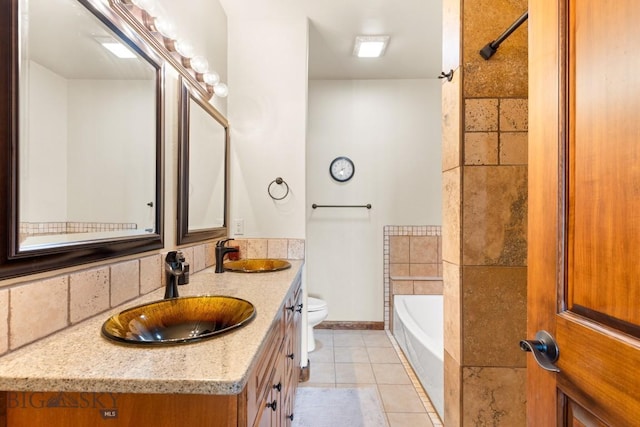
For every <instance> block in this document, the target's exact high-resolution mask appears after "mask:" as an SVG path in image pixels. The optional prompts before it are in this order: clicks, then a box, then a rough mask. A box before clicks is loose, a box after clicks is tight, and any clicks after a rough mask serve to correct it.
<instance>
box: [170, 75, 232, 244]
mask: <svg viewBox="0 0 640 427" xmlns="http://www.w3.org/2000/svg"><path fill="white" fill-rule="evenodd" d="M179 99H180V100H179V104H180V119H179V141H178V144H179V159H178V244H184V243H192V242H199V241H203V240H208V239H214V238H218V237H223V236H226V235H227V170H228V163H229V162H228V158H227V157H228V151H229V150H228V148H229V123H228V122H227V120H226V119H225V118H224V116H222V114H220V112H219V111H218V110H216V109H215V108H214V107H213V106H212V105H211V104H210V103H209V102H207V101H205V100H203V99H202V98H201V97H200V95H199V94H198V93H197V92H195V91H193V90H191V88H190V87H189V85H188V84H187V83H186V82H185V80H184V79H181V80H180V98H179Z"/></svg>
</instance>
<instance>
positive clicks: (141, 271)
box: [0, 239, 304, 355]
mask: <svg viewBox="0 0 640 427" xmlns="http://www.w3.org/2000/svg"><path fill="white" fill-rule="evenodd" d="M237 242H238V243H239V244H240V245H241V246H242V247H243V248H244V250H242V249H241V254H242V255H246V256H244V257H267V256H269V257H277V258H288V259H304V240H301V239H247V240H239V241H237ZM179 250H181V251H183V253H184V255H185V258H186V260H187V262H188V263H189V266H190V272H192V273H195V272H198V271H200V270H203V269H205V268H207V267H211V266H214V265H215V242H209V243H206V244H199V245H195V246H191V247H185V248H179ZM165 256H166V252H165V253H158V254H153V255H147V256H143V257H140V258H136V259H130V260H124V261H118V262H115V263H109V264H105V265H98V266H92V267H89V268H83V269H78V270H75V271H68V272H62V273H60V274H58V275H56V276H54V277H48V278H40V279H31V280H30V279H29V278H26V279H25V282H22V283H16V284H13V285H10V286H6V287H4V288H2V289H0V355H2V354H4V353H7V352H9V351H12V350H15V349H17V348H19V347H22V346H24V345H27V344H29V343H31V342H34V341H36V340H39V339H41V338H43V337H46V336H48V335H51V334H53V333H55V332H58V331H60V330H62V329H65V328H67V327H70V326H72V325H74V324H76V323H78V322H81V321H83V320H85V319H88V318H89V317H92V316H95V315H99V314H100V313H103V312H105V311H106V310H109V309H111V308H113V307H116V306H118V305H120V304H122V303H125V302H127V301H131V300H133V299H135V298H136V297H138V296H140V295H144V294H147V293H149V292H151V291H154V290H156V289H158V288H161V287H163V286H164V285H165V275H164V273H163V272H164V266H163V260H164V257H165Z"/></svg>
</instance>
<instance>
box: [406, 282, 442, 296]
mask: <svg viewBox="0 0 640 427" xmlns="http://www.w3.org/2000/svg"><path fill="white" fill-rule="evenodd" d="M443 290H444V289H443V281H442V280H414V281H413V293H414V294H415V295H442V292H443Z"/></svg>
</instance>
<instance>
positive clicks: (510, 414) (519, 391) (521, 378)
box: [447, 367, 527, 427]
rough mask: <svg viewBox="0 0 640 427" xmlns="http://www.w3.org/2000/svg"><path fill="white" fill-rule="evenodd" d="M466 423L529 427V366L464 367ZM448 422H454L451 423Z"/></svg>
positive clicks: (463, 404) (469, 424)
mask: <svg viewBox="0 0 640 427" xmlns="http://www.w3.org/2000/svg"><path fill="white" fill-rule="evenodd" d="M462 383H463V386H462V387H463V396H462V406H463V408H464V411H463V419H462V424H461V425H463V426H495V427H525V426H526V425H527V422H526V421H527V420H526V412H525V411H524V410H523V408H524V407H525V404H526V369H525V368H484V367H469V368H462ZM447 425H450V424H449V423H448V422H447Z"/></svg>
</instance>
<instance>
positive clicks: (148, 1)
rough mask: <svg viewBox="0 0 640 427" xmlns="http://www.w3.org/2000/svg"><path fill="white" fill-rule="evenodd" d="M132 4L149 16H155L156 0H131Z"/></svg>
mask: <svg viewBox="0 0 640 427" xmlns="http://www.w3.org/2000/svg"><path fill="white" fill-rule="evenodd" d="M132 2H133V4H135V5H136V6H138V7H139V8H140V9H142V10H144V11H146V12H147V13H148V14H149V15H151V16H155V14H156V12H157V8H158V4H157V3H156V0H132Z"/></svg>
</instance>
